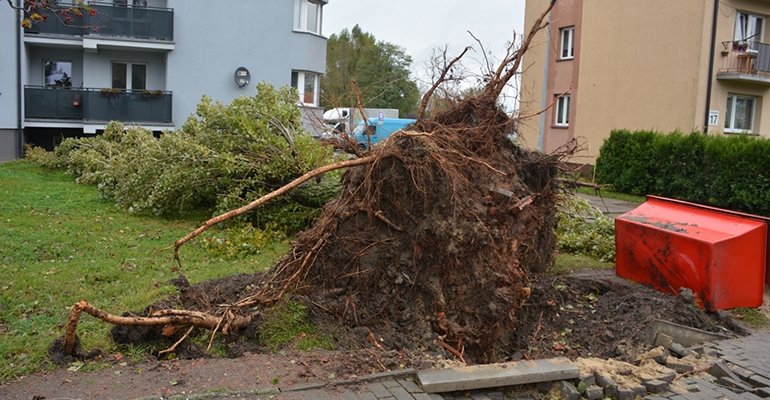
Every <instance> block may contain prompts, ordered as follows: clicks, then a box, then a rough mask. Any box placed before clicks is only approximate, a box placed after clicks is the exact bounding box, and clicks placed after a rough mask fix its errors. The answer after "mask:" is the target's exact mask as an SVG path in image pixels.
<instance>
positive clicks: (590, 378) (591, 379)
mask: <svg viewBox="0 0 770 400" xmlns="http://www.w3.org/2000/svg"><path fill="white" fill-rule="evenodd" d="M578 382H583V383H584V384H585V385H586V386H591V385H596V377H595V376H594V374H586V375H580V377H578Z"/></svg>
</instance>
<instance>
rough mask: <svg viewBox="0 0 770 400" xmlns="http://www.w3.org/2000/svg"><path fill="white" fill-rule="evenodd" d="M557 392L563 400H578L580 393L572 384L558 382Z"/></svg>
mask: <svg viewBox="0 0 770 400" xmlns="http://www.w3.org/2000/svg"><path fill="white" fill-rule="evenodd" d="M558 385H559V392H561V397H562V399H564V400H577V399H579V398H580V392H578V391H577V389H575V387H574V386H572V383H570V382H567V381H559V383H558Z"/></svg>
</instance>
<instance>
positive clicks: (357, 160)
mask: <svg viewBox="0 0 770 400" xmlns="http://www.w3.org/2000/svg"><path fill="white" fill-rule="evenodd" d="M374 159H375V156H373V155H369V156H366V157H360V158H355V159H352V160H346V161H340V162H338V163H334V164H330V165H325V166H323V167H320V168H316V169H314V170H312V171H310V172H308V173H306V174H304V175H302V176H300V177H299V178H297V179H295V180H293V181H291V182H289V183H288V184H286V185H284V186H282V187H281V188H279V189H278V190H275V191H273V192H270V193H268V194H266V195H264V196H262V197H260V198H258V199H256V200H254V201H252V202H251V203H249V204H247V205H245V206H243V207H241V208H238V209H235V210H230V211H228V212H226V213H224V214H221V215H218V216H216V217H214V218H211V219H209V220H208V221H206V222H204V223H203V224H202V225H201V226H199V227H198V228H197V229H195V230H194V231H192V232H190V233H189V234H188V235H187V236H185V237H183V238H181V239H179V240H177V241H176V242H174V245H173V246H169V247H166V248H164V249H163V250H168V249H171V248H173V249H174V260H176V261H177V263H179V248H180V247H182V245H184V244H185V243H187V242H189V241H190V240H192V239H193V238H195V237H196V236H198V235H200V234H201V233H203V232H205V231H206V230H207V229H209V228H211V227H212V226H214V225H216V224H218V223H220V222H223V221H227V220H228V219H230V218H234V217H237V216H239V215H242V214H245V213H247V212H249V211H251V210H253V209H255V208H257V207H259V206H260V205H262V204H264V203H266V202H268V201H270V200H272V199H274V198H276V197H278V196H281V195H284V194H286V193H288V192H289V191H291V190H292V189H294V188H296V187H297V186H299V185H301V184H302V183H304V182H306V181H308V180H310V179H312V178H314V177H316V176H321V175H323V174H325V173H327V172H329V171H334V170H336V169H340V168H347V167H354V166H357V165H363V164H367V163H370V162H372V161H374Z"/></svg>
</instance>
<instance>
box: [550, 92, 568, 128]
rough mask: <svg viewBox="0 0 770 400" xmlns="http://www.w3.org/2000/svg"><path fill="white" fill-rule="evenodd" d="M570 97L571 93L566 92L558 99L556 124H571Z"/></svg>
mask: <svg viewBox="0 0 770 400" xmlns="http://www.w3.org/2000/svg"><path fill="white" fill-rule="evenodd" d="M569 99H570V95H568V94H565V95H563V96H561V97H559V98H558V99H557V100H556V116H555V118H554V125H556V126H569Z"/></svg>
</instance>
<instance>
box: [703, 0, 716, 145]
mask: <svg viewBox="0 0 770 400" xmlns="http://www.w3.org/2000/svg"><path fill="white" fill-rule="evenodd" d="M717 13H719V0H714V17H713V20H712V21H711V51H710V52H709V76H708V83H707V84H706V115H705V116H704V121H703V133H708V131H709V112H710V111H711V110H710V108H711V86H712V85H713V82H714V76H713V75H714V52H715V50H714V49H715V47H716V45H717Z"/></svg>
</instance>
